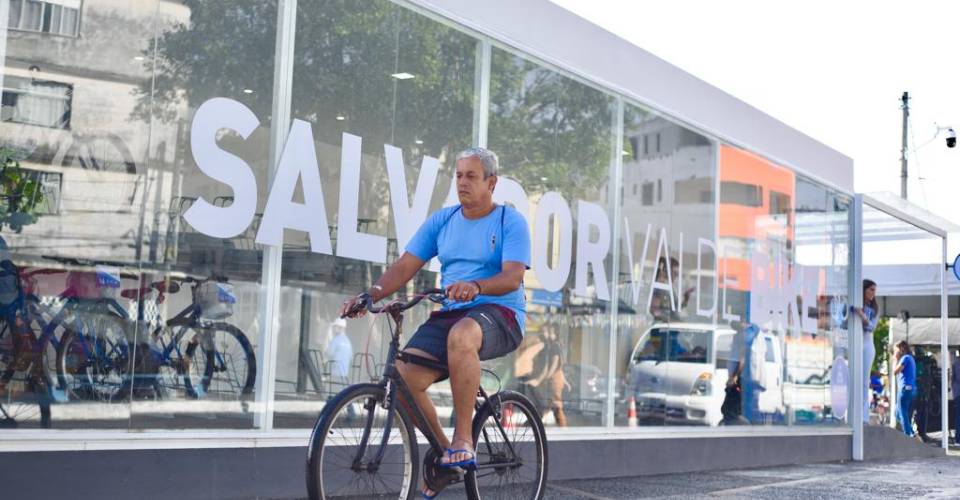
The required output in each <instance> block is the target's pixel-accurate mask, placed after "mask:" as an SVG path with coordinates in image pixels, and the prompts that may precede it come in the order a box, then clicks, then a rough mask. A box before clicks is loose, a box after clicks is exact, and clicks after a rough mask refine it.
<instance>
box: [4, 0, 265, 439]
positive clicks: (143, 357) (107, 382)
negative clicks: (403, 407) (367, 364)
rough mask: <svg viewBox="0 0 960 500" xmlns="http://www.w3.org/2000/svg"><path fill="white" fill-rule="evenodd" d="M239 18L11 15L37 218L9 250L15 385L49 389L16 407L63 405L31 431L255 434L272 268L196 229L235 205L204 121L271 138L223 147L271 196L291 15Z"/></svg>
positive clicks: (25, 164)
mask: <svg viewBox="0 0 960 500" xmlns="http://www.w3.org/2000/svg"><path fill="white" fill-rule="evenodd" d="M154 4H157V5H154ZM151 5H152V6H151ZM228 6H229V3H227V2H203V3H186V4H184V3H181V4H172V3H162V4H160V3H158V2H147V5H137V6H136V7H132V6H131V7H130V8H113V7H110V8H108V7H107V6H105V5H103V4H102V3H98V2H89V3H84V4H83V5H82V6H81V8H80V9H78V8H71V7H66V6H62V5H59V4H57V3H56V2H53V3H51V2H33V1H29V2H28V1H19V0H17V1H15V2H12V3H11V7H12V8H13V11H14V12H13V14H14V16H13V17H12V18H11V20H10V26H11V27H12V28H16V29H11V30H8V31H7V32H6V33H7V54H6V56H7V57H6V61H5V62H6V67H5V68H4V69H3V71H4V89H3V90H4V91H3V107H2V112H0V135H2V137H3V138H4V139H3V141H2V144H0V145H2V146H4V147H5V148H7V149H5V150H4V151H5V153H4V154H5V155H7V154H8V153H9V156H10V157H11V158H12V159H13V160H15V161H16V163H17V169H16V171H15V172H16V173H15V176H14V177H11V176H10V174H12V173H13V171H12V170H8V171H7V173H5V174H4V178H11V179H12V178H16V179H18V181H17V183H19V185H16V184H14V185H4V186H3V190H4V192H3V193H2V194H3V196H5V197H10V196H14V197H17V198H18V199H23V200H27V199H29V200H32V201H31V204H30V205H29V206H27V205H25V204H23V203H20V204H19V206H18V207H17V210H16V213H15V214H13V215H15V217H14V218H13V219H11V222H12V224H10V225H9V226H8V227H9V228H10V231H4V233H3V253H4V256H3V261H4V262H6V263H7V264H8V269H7V275H8V277H9V278H8V279H9V280H10V281H9V284H10V297H13V299H11V301H10V302H9V303H7V305H8V306H9V307H8V308H7V313H9V314H7V316H6V318H5V320H4V324H5V325H7V327H8V328H9V329H11V330H12V331H14V332H20V333H19V334H14V335H13V336H12V337H10V336H8V335H0V345H5V346H8V347H5V348H4V352H5V353H12V354H9V356H10V357H12V358H22V361H20V362H17V363H9V362H8V361H4V363H6V364H7V365H8V366H10V365H11V364H12V365H18V366H13V368H15V369H16V370H14V378H12V379H10V380H14V381H16V377H17V375H16V374H17V373H20V374H21V375H20V376H21V378H22V379H23V377H24V376H25V375H23V374H29V373H36V376H34V379H35V381H34V382H30V383H28V384H26V385H24V384H23V383H21V386H22V387H20V388H14V390H13V391H11V390H6V391H0V392H4V395H5V396H6V397H7V398H10V397H12V396H13V395H15V394H16V393H17V392H18V391H19V392H20V393H24V392H30V391H24V390H23V389H30V390H33V392H37V393H38V394H39V393H45V396H44V398H45V400H44V401H43V404H42V405H41V409H42V410H43V413H48V415H45V416H43V415H42V416H41V417H42V418H41V419H40V420H36V419H35V420H27V422H28V425H30V423H32V422H37V421H39V422H40V423H41V425H46V424H47V423H49V422H43V420H45V419H49V420H51V421H52V427H54V428H72V427H80V428H89V427H96V428H128V427H135V428H157V427H159V428H186V427H208V428H209V427H212V428H222V427H238V428H249V427H252V426H253V413H252V410H251V408H252V407H251V405H250V402H251V399H252V397H253V396H252V388H253V386H254V384H255V381H256V367H257V359H258V354H257V345H258V343H259V339H258V336H259V334H260V332H259V326H258V318H257V315H258V302H259V294H260V284H259V281H260V265H259V263H260V260H261V259H260V257H259V253H260V250H259V248H256V247H255V246H254V245H253V244H252V236H251V235H250V234H246V235H241V236H240V237H238V238H233V239H227V240H220V239H217V238H213V237H210V236H207V235H205V234H201V233H200V232H198V231H196V230H195V229H194V228H192V227H190V225H189V224H187V223H186V221H185V219H184V218H183V214H184V213H185V212H186V211H188V210H189V209H190V207H191V206H192V205H193V204H194V203H196V202H197V201H198V200H200V199H201V198H202V199H204V200H206V201H208V202H210V203H213V204H214V205H218V206H225V205H229V204H230V203H231V202H232V196H233V192H232V190H231V188H230V187H229V186H227V185H224V184H222V183H220V182H218V181H215V180H213V179H211V178H209V177H207V176H206V175H204V174H203V173H202V172H201V171H200V170H199V168H198V166H197V165H196V164H195V163H194V158H193V156H192V155H191V153H190V152H191V148H190V129H191V125H192V120H193V117H194V116H193V114H194V112H195V111H196V110H197V109H198V108H199V107H200V106H201V105H202V104H203V103H204V102H205V101H206V100H208V99H210V98H212V97H227V98H231V99H234V100H237V101H240V102H243V104H244V105H245V106H247V107H248V108H250V109H251V111H253V113H254V114H256V115H257V116H258V117H259V118H260V119H261V120H264V123H263V125H264V126H262V127H260V128H259V129H258V130H257V131H255V132H254V133H253V134H251V136H250V137H248V138H247V140H243V139H241V138H240V137H239V135H238V134H236V133H235V132H233V131H230V130H226V129H224V130H222V131H221V133H220V135H219V136H218V138H217V140H218V147H222V148H224V149H225V150H228V151H230V152H231V153H232V154H234V155H236V156H238V157H240V158H241V159H242V160H243V161H244V162H245V163H246V164H247V165H248V166H249V167H250V169H251V170H252V171H253V172H254V175H255V177H257V179H258V182H259V183H260V184H261V185H263V186H265V184H266V152H267V141H266V138H267V135H266V132H267V131H268V127H269V122H268V120H269V116H270V106H271V99H272V95H271V94H272V92H271V86H272V81H273V65H272V58H273V55H272V53H273V47H274V39H275V27H274V25H275V20H276V4H275V2H272V1H261V2H256V3H253V4H250V5H248V6H247V7H246V8H245V9H234V8H227V7H228ZM81 11H82V12H81ZM81 17H82V20H83V27H82V31H83V33H82V34H83V36H82V37H79V38H77V37H75V36H76V35H78V34H79V31H80V22H79V21H80V18H81ZM225 20H226V22H224V21H225ZM119 25H123V27H124V29H123V30H119V31H118V30H117V29H115V28H116V27H117V26H119ZM49 34H59V35H68V36H67V37H53V36H50V35H49ZM211 40H216V43H212V42H211ZM237 43H248V44H249V46H248V47H247V49H245V50H244V51H241V52H239V53H242V54H243V57H237V55H236V54H237V53H238V52H236V50H235V45H236V44H237ZM251 61H253V62H251ZM245 90H246V91H245ZM3 164H4V165H5V168H6V166H7V165H9V163H8V162H7V161H4V162H3ZM14 285H15V286H14ZM24 329H28V330H29V331H25V330H24ZM16 338H19V339H20V340H18V341H14V340H11V339H16ZM27 338H32V340H31V341H30V342H26V340H25V339H27ZM27 350H29V351H30V352H32V353H33V354H32V355H31V356H29V358H30V359H32V361H31V363H27V362H26V361H25V360H26V359H27V358H28V357H24V356H23V353H24V352H26V351H27ZM14 351H16V352H14ZM3 357H4V358H5V359H8V358H7V355H4V356H3ZM27 364H29V365H31V366H35V367H39V368H31V369H30V370H35V372H31V371H30V370H20V368H23V367H25V366H26V365H27ZM19 365H23V366H19ZM23 380H26V379H23ZM6 385H7V386H8V387H9V384H6ZM28 386H32V387H28ZM40 386H43V390H42V391H36V390H35V389H36V388H37V387H40ZM48 403H52V404H48Z"/></svg>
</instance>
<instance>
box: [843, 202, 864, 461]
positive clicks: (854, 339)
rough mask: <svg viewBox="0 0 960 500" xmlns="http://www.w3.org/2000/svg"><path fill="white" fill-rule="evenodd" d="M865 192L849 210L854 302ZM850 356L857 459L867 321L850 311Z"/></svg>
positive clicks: (859, 298) (854, 300) (853, 300)
mask: <svg viewBox="0 0 960 500" xmlns="http://www.w3.org/2000/svg"><path fill="white" fill-rule="evenodd" d="M862 200H863V198H862V196H861V195H856V196H855V197H854V202H853V203H851V205H850V210H849V212H848V214H847V217H848V220H849V225H850V229H851V231H850V240H849V245H850V252H849V261H850V268H849V271H848V272H847V279H848V282H847V289H848V290H847V296H848V297H849V301H850V304H851V305H853V304H862V303H863V287H862V286H861V283H862V278H863V276H862V274H863V273H862V269H863V268H862V264H863V241H862V240H863V236H862V235H863V203H862ZM847 335H848V339H847V347H848V350H847V352H848V353H849V354H848V356H847V358H848V361H849V362H850V364H849V366H850V372H851V373H850V376H849V377H848V379H847V380H850V381H851V384H850V385H849V386H848V387H849V389H852V390H848V394H849V397H848V404H847V416H848V418H847V422H849V423H850V425H851V426H852V427H853V442H852V450H851V456H852V457H853V459H854V460H857V461H860V460H863V434H864V425H863V417H864V415H863V396H864V395H863V324H862V323H861V322H860V321H859V318H858V317H857V315H856V314H853V313H852V312H850V313H848V314H847Z"/></svg>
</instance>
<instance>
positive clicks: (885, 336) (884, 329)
mask: <svg viewBox="0 0 960 500" xmlns="http://www.w3.org/2000/svg"><path fill="white" fill-rule="evenodd" d="M889 342H890V321H889V320H888V319H887V318H880V321H878V322H877V327H876V328H874V329H873V347H874V349H876V353H877V355H876V356H874V358H873V366H872V367H871V368H870V371H883V369H884V368H885V367H886V366H887V362H888V361H889V359H890V351H889V348H888V347H887V346H888V345H889Z"/></svg>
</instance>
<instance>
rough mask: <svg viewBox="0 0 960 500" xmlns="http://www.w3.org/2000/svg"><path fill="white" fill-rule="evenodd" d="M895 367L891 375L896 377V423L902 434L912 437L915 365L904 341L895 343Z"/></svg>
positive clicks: (915, 387) (908, 346)
mask: <svg viewBox="0 0 960 500" xmlns="http://www.w3.org/2000/svg"><path fill="white" fill-rule="evenodd" d="M896 354H897V367H896V368H895V369H894V370H893V373H894V374H896V375H897V422H899V423H900V426H901V428H902V429H903V433H904V434H906V435H907V436H911V437H912V436H913V422H912V421H911V418H910V416H911V411H912V410H913V397H914V395H916V392H917V363H916V361H914V359H913V353H912V352H911V351H910V344H908V343H907V342H906V341H905V340H901V341H900V342H897V353H896Z"/></svg>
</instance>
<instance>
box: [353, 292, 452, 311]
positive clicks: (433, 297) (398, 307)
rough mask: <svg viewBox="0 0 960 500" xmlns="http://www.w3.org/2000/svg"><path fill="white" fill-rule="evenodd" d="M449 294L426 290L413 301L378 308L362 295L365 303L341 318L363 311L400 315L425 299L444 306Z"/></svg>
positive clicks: (392, 302)
mask: <svg viewBox="0 0 960 500" xmlns="http://www.w3.org/2000/svg"><path fill="white" fill-rule="evenodd" d="M446 294H447V292H446V291H445V290H443V289H440V288H431V289H429V290H424V291H422V292H420V293H418V294H415V295H414V296H413V298H412V299H410V300H408V301H407V302H396V301H391V302H388V303H386V304H384V305H383V306H380V307H377V306H375V305H374V304H373V297H371V296H370V295H368V294H366V293H364V294H361V297H363V301H361V302H359V303H357V304H356V305H355V306H354V307H353V308H352V309H350V310H349V311H347V314H344V315H343V316H340V317H341V318H346V317H347V316H351V315H353V314H356V313H358V312H360V310H362V309H366V310H367V311H368V312H370V313H371V314H380V313H384V312H387V313H399V312H403V311H406V310H407V309H410V308H411V307H413V306H415V305H417V304H419V303H420V301H422V300H423V299H429V300H430V301H431V302H433V303H436V304H442V303H443V301H444V299H446V298H447V295H446Z"/></svg>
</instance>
